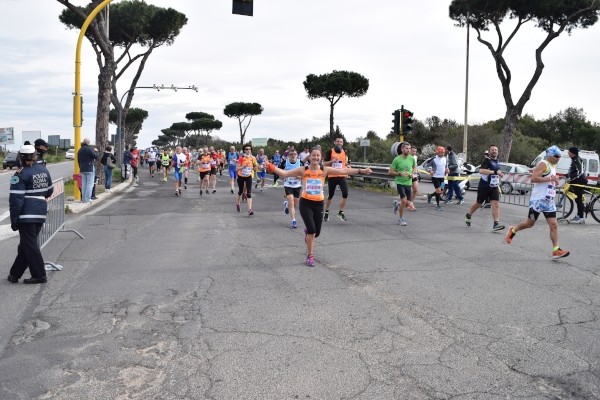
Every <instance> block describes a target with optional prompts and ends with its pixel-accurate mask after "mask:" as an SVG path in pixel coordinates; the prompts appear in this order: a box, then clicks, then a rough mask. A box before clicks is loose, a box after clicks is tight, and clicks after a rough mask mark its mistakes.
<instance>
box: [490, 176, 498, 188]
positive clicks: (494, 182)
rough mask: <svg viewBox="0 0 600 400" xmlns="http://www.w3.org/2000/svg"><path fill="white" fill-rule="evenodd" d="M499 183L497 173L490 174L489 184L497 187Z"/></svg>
mask: <svg viewBox="0 0 600 400" xmlns="http://www.w3.org/2000/svg"><path fill="white" fill-rule="evenodd" d="M499 184H500V177H499V176H498V175H490V186H491V187H498V185H499Z"/></svg>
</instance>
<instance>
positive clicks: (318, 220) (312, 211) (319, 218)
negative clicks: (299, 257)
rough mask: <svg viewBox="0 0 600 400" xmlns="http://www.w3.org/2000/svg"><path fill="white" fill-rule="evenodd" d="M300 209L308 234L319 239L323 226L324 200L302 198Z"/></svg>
mask: <svg viewBox="0 0 600 400" xmlns="http://www.w3.org/2000/svg"><path fill="white" fill-rule="evenodd" d="M299 208H300V216H301V217H302V221H304V226H305V227H306V233H307V234H309V235H311V234H313V233H314V234H315V237H319V234H320V233H321V225H322V224H323V200H321V201H313V200H307V199H305V198H304V197H301V198H300V207H299Z"/></svg>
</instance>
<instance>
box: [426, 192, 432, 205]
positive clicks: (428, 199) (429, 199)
mask: <svg viewBox="0 0 600 400" xmlns="http://www.w3.org/2000/svg"><path fill="white" fill-rule="evenodd" d="M432 197H433V195H432V194H431V193H429V194H427V203H428V204H431V198H432Z"/></svg>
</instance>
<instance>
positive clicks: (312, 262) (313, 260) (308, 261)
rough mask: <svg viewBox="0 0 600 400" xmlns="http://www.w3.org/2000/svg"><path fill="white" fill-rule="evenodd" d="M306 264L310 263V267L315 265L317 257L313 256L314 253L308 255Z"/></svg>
mask: <svg viewBox="0 0 600 400" xmlns="http://www.w3.org/2000/svg"><path fill="white" fill-rule="evenodd" d="M306 265H308V266H309V267H314V266H315V257H313V255H312V254H309V255H308V257H306Z"/></svg>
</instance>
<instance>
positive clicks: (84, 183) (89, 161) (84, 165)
mask: <svg viewBox="0 0 600 400" xmlns="http://www.w3.org/2000/svg"><path fill="white" fill-rule="evenodd" d="M98 158H99V155H98V150H97V149H92V148H91V147H90V139H89V138H85V139H83V143H82V144H81V148H80V149H79V151H78V152H77V162H78V163H79V173H80V174H81V201H82V202H84V203H87V202H89V201H90V199H91V198H92V189H93V187H94V162H95V161H96V160H97V159H98Z"/></svg>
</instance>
